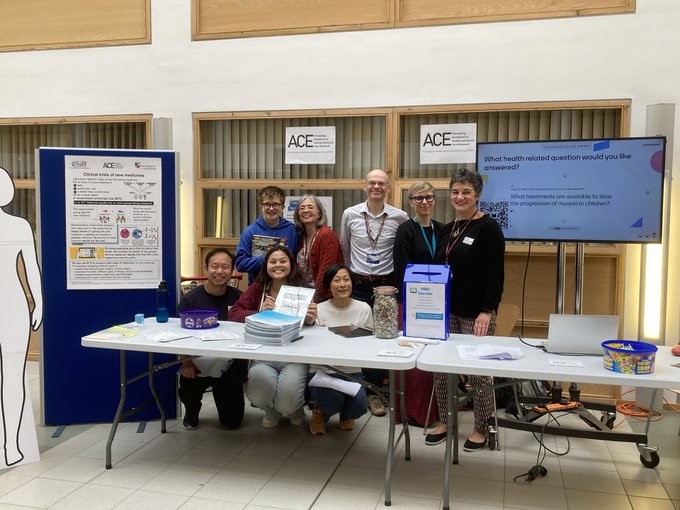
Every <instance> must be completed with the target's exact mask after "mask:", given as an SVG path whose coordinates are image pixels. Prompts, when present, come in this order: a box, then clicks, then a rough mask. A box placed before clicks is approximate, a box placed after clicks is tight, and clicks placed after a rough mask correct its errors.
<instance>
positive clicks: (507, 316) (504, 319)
mask: <svg viewBox="0 0 680 510" xmlns="http://www.w3.org/2000/svg"><path fill="white" fill-rule="evenodd" d="M519 315H520V310H519V306H517V305H514V304H512V303H501V304H500V305H499V306H498V313H497V314H496V336H510V335H512V330H513V329H515V325H516V324H517V320H518V319H519Z"/></svg>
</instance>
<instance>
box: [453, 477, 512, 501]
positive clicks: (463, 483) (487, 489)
mask: <svg viewBox="0 0 680 510" xmlns="http://www.w3.org/2000/svg"><path fill="white" fill-rule="evenodd" d="M504 492H505V484H504V482H496V481H488V482H485V483H484V485H483V487H482V486H480V484H479V481H478V480H477V479H475V478H463V477H457V478H453V480H452V481H451V485H450V486H449V499H450V501H456V502H458V501H464V502H467V503H476V504H483V505H490V506H501V505H503V494H504ZM456 506H457V504H456Z"/></svg>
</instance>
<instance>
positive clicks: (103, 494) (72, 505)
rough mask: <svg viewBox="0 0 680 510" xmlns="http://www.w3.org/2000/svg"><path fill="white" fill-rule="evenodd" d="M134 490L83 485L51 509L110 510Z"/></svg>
mask: <svg viewBox="0 0 680 510" xmlns="http://www.w3.org/2000/svg"><path fill="white" fill-rule="evenodd" d="M133 492H134V491H133V489H124V488H120V487H105V486H103V485H93V484H89V485H83V486H82V487H79V488H77V489H76V490H75V491H73V492H72V493H71V494H69V495H68V496H66V497H64V498H62V499H60V500H59V501H57V502H56V503H55V504H54V505H52V506H51V507H50V509H54V510H75V509H82V510H109V509H111V508H114V507H115V506H116V505H118V504H119V503H120V502H121V501H123V500H124V499H126V498H127V497H129V496H130V495H131V494H132V493H133Z"/></svg>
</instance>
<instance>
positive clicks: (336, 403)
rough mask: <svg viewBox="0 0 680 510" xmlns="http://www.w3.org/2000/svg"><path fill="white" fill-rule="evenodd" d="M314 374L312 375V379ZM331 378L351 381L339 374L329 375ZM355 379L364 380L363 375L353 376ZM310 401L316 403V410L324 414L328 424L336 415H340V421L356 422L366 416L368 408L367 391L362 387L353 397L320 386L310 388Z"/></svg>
mask: <svg viewBox="0 0 680 510" xmlns="http://www.w3.org/2000/svg"><path fill="white" fill-rule="evenodd" d="M313 375H314V374H310V379H311V377H312V376H313ZM328 375H329V376H331V377H338V378H339V379H344V380H350V379H349V378H348V377H343V376H341V375H339V374H328ZM352 377H354V378H355V379H359V380H361V379H363V377H362V375H361V373H360V372H359V373H356V374H352ZM309 396H310V397H311V398H310V400H313V401H315V402H316V408H317V409H319V410H320V411H321V413H322V414H323V419H324V421H325V422H328V419H329V418H330V417H331V416H333V415H334V414H335V413H340V421H343V420H355V419H357V418H360V417H362V416H363V415H364V414H366V408H367V407H368V398H367V397H366V390H365V389H364V387H363V386H362V387H361V388H359V391H358V392H357V394H356V395H355V396H354V397H352V396H350V395H347V394H346V393H342V392H341V391H338V390H334V389H331V388H321V387H318V386H309Z"/></svg>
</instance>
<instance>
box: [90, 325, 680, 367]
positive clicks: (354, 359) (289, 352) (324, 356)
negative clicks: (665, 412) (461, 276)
mask: <svg viewBox="0 0 680 510" xmlns="http://www.w3.org/2000/svg"><path fill="white" fill-rule="evenodd" d="M243 329H244V325H243V324H242V323H238V322H228V321H220V325H219V327H218V328H215V329H208V330H205V329H204V330H190V329H183V328H181V327H180V323H179V319H175V318H170V320H169V321H168V322H167V323H165V324H158V323H157V322H156V320H155V319H153V318H147V319H146V320H145V321H144V323H143V324H141V325H140V326H139V333H138V334H137V335H135V336H127V337H126V336H123V335H122V334H120V335H119V336H115V337H112V338H94V337H92V336H90V335H86V336H84V337H82V339H81V344H82V345H83V346H85V347H96V348H103V349H118V350H126V351H141V352H153V353H166V354H185V355H191V356H212V357H218V358H240V359H256V360H262V361H284V362H297V363H310V364H318V365H336V366H340V365H341V366H350V367H367V368H382V369H387V370H408V369H411V368H415V366H416V360H417V358H418V355H419V354H420V353H421V352H422V350H423V345H422V344H413V348H412V350H413V354H411V355H410V356H409V357H393V356H381V355H378V352H379V351H382V350H385V349H396V348H398V347H399V345H398V341H397V340H396V339H393V340H383V339H379V338H376V337H375V336H365V337H357V338H344V337H342V336H340V335H336V334H334V333H331V332H330V331H328V329H326V328H322V327H318V326H305V327H303V328H302V338H301V339H300V340H298V341H296V342H293V343H290V344H288V345H284V346H271V345H262V346H261V347H259V348H258V349H255V350H249V349H243V348H237V347H233V345H234V344H235V343H244V342H243ZM109 331H110V330H103V331H99V332H97V333H93V334H92V335H100V334H101V333H106V332H109ZM213 331H229V332H232V333H235V334H237V335H239V336H240V340H211V341H204V340H200V339H199V338H196V337H193V336H191V337H189V338H182V339H179V340H174V341H171V342H167V343H161V342H159V341H157V340H152V339H150V338H148V337H147V336H146V335H153V334H155V333H159V332H174V333H182V334H185V335H192V334H199V333H201V332H213ZM401 349H404V347H401ZM407 349H408V348H407ZM679 372H680V370H679Z"/></svg>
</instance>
